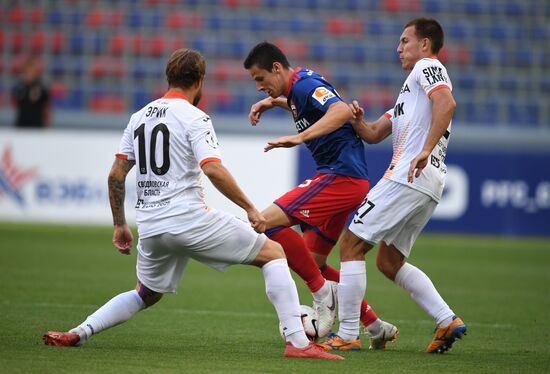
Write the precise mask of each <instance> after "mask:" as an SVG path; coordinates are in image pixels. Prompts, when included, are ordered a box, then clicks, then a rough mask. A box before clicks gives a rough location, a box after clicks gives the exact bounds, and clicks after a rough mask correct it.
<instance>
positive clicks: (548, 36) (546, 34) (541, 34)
mask: <svg viewBox="0 0 550 374" xmlns="http://www.w3.org/2000/svg"><path fill="white" fill-rule="evenodd" d="M529 37H530V38H533V39H537V40H547V41H550V28H549V26H548V25H544V24H538V25H534V26H532V27H531V30H530V33H529Z"/></svg>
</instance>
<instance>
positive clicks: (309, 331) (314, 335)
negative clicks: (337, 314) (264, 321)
mask: <svg viewBox="0 0 550 374" xmlns="http://www.w3.org/2000/svg"><path fill="white" fill-rule="evenodd" d="M300 313H301V317H302V324H303V325H304V331H305V333H306V336H307V338H308V339H309V340H312V341H314V342H315V341H317V340H318V339H319V338H321V337H322V336H320V335H319V316H318V315H317V312H316V311H315V310H314V309H313V308H312V307H310V306H308V305H300ZM279 333H280V334H281V337H282V338H283V339H284V338H285V335H284V333H283V326H282V325H281V324H279ZM327 334H328V332H327ZM325 335H326V334H325Z"/></svg>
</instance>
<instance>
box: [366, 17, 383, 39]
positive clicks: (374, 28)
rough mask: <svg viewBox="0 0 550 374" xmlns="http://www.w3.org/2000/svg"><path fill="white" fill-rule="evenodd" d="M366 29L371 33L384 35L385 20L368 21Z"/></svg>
mask: <svg viewBox="0 0 550 374" xmlns="http://www.w3.org/2000/svg"><path fill="white" fill-rule="evenodd" d="M365 29H366V30H367V33H368V34H370V35H383V34H384V32H385V27H384V22H383V21H381V20H378V19H372V20H370V21H367V27H365Z"/></svg>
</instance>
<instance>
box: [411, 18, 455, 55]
mask: <svg viewBox="0 0 550 374" xmlns="http://www.w3.org/2000/svg"><path fill="white" fill-rule="evenodd" d="M409 26H414V30H415V32H414V33H415V34H416V36H418V37H419V38H421V39H423V38H428V39H430V40H431V41H432V52H433V53H435V54H437V53H439V50H440V49H441V47H443V41H444V39H445V35H444V34H443V28H442V27H441V25H440V24H439V22H437V21H436V20H435V19H433V18H429V17H420V18H415V19H413V20H411V21H409V22H408V23H407V24H406V25H405V27H404V28H405V29H406V28H407V27H409Z"/></svg>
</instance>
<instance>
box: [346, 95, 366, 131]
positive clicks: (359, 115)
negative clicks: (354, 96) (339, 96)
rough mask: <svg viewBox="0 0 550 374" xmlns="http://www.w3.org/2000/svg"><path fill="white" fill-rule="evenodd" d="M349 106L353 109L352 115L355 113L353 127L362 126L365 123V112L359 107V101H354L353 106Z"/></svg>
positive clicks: (352, 121)
mask: <svg viewBox="0 0 550 374" xmlns="http://www.w3.org/2000/svg"><path fill="white" fill-rule="evenodd" d="M348 106H349V108H350V109H351V113H353V119H352V120H351V123H352V124H353V125H355V124H357V125H360V124H361V123H362V122H363V116H364V115H365V110H364V109H363V108H362V107H360V106H359V103H358V102H357V100H353V102H352V103H351V104H348Z"/></svg>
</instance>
